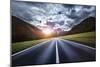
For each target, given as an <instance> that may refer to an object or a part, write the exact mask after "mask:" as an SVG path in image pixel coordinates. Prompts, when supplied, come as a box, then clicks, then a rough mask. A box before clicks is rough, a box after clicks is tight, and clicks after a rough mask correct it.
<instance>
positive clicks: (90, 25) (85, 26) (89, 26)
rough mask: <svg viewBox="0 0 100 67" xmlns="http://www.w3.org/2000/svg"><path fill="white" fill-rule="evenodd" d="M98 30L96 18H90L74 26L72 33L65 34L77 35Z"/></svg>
mask: <svg viewBox="0 0 100 67" xmlns="http://www.w3.org/2000/svg"><path fill="white" fill-rule="evenodd" d="M95 30H96V18H95V17H88V18H86V19H85V20H83V21H82V22H81V23H80V24H78V25H76V26H74V27H73V28H72V30H71V31H68V32H65V33H66V34H76V33H83V32H90V31H95Z"/></svg>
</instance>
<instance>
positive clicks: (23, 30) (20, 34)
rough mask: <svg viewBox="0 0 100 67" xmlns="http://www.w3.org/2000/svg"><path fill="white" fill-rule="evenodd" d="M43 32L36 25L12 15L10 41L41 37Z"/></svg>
mask: <svg viewBox="0 0 100 67" xmlns="http://www.w3.org/2000/svg"><path fill="white" fill-rule="evenodd" d="M42 37H43V34H42V32H41V30H40V29H38V28H37V27H35V26H33V25H31V24H28V23H26V22H24V21H23V20H21V19H19V18H17V17H15V16H12V42H19V41H26V40H32V39H38V38H42Z"/></svg>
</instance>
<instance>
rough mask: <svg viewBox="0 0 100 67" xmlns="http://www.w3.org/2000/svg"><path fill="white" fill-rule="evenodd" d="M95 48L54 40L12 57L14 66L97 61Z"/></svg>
mask: <svg viewBox="0 0 100 67" xmlns="http://www.w3.org/2000/svg"><path fill="white" fill-rule="evenodd" d="M95 52H96V50H95V48H92V47H88V46H85V45H83V44H79V43H76V42H72V41H68V40H63V39H58V38H54V39H52V40H49V41H45V42H42V43H40V44H37V45H36V46H32V47H30V48H28V49H25V50H23V51H21V52H18V53H16V54H13V55H12V65H13V66H26V65H40V64H59V63H72V62H85V61H95V55H96V53H95Z"/></svg>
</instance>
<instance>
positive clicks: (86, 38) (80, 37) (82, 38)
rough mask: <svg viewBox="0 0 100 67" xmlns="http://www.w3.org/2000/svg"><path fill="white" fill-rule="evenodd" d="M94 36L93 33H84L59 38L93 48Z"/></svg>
mask: <svg viewBox="0 0 100 67" xmlns="http://www.w3.org/2000/svg"><path fill="white" fill-rule="evenodd" d="M95 34H96V33H95V32H86V33H80V34H73V35H67V36H63V37H60V38H62V39H66V40H71V41H75V42H79V43H82V44H86V45H88V46H91V47H94V48H95V41H96V40H95V39H96V36H95Z"/></svg>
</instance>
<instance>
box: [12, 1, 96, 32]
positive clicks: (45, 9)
mask: <svg viewBox="0 0 100 67" xmlns="http://www.w3.org/2000/svg"><path fill="white" fill-rule="evenodd" d="M11 12H12V15H13V16H16V17H18V18H20V19H22V20H24V21H26V22H28V23H30V24H32V25H35V26H38V27H43V26H47V27H49V28H52V29H57V28H60V29H62V30H64V31H69V30H71V29H72V27H74V26H75V25H77V24H79V23H80V22H81V21H82V20H84V19H85V18H87V17H89V16H93V17H95V13H96V7H95V6H92V5H90V6H89V5H69V4H53V3H40V2H22V1H12V2H11ZM43 28H44V27H43ZM43 28H41V29H43Z"/></svg>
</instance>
